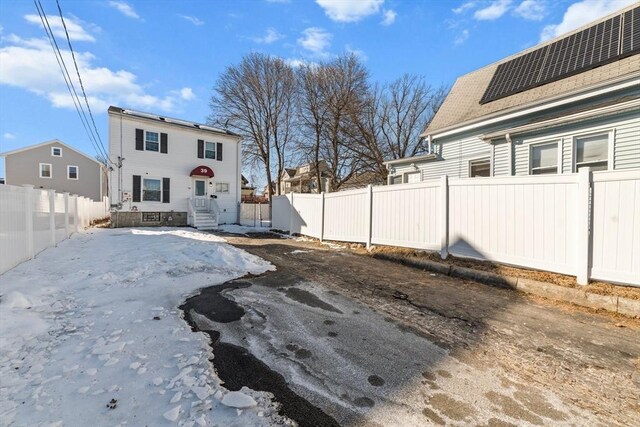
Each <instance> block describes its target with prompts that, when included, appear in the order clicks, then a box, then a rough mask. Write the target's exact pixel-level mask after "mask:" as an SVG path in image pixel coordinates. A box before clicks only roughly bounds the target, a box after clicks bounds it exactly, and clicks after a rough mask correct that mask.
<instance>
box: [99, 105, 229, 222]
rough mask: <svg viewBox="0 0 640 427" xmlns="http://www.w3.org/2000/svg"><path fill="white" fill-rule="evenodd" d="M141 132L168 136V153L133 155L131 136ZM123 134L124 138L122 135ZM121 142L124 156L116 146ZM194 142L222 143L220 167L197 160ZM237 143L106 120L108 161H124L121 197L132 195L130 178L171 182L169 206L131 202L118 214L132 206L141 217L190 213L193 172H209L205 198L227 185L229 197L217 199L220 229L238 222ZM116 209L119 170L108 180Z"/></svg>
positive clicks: (165, 126) (153, 124)
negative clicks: (202, 169)
mask: <svg viewBox="0 0 640 427" xmlns="http://www.w3.org/2000/svg"><path fill="white" fill-rule="evenodd" d="M136 129H143V130H145V131H147V130H148V131H152V132H158V133H166V134H167V135H168V153H167V154H163V153H160V152H153V151H138V150H136V149H135V130H136ZM121 130H122V133H121ZM121 138H122V151H121V149H120V148H121V145H120V141H121ZM198 139H203V140H205V141H209V142H221V143H222V147H223V153H222V161H218V160H212V159H199V158H198V153H197V142H198ZM238 151H239V150H238V138H236V137H232V136H228V135H222V134H214V133H211V132H205V131H201V130H197V129H188V128H185V127H182V126H177V125H171V124H169V123H161V122H157V121H153V120H145V119H141V118H138V117H131V116H124V117H123V118H122V121H121V120H120V116H119V115H113V114H109V156H110V157H111V161H113V162H114V163H117V158H118V156H121V157H123V158H124V159H125V160H124V162H123V166H122V169H121V170H120V173H121V174H122V188H121V190H122V191H126V192H131V191H132V190H133V176H134V175H140V176H141V177H142V178H155V179H162V178H170V179H171V197H170V203H162V202H143V201H141V202H135V203H134V202H132V201H128V202H125V203H124V204H123V208H122V210H124V211H128V210H131V208H132V207H133V206H136V207H137V209H138V211H142V212H145V211H146V212H166V211H177V212H187V211H188V200H189V198H190V197H192V196H193V179H192V178H191V177H190V176H189V174H190V172H191V171H192V170H193V169H194V168H196V167H197V166H200V165H204V166H208V167H210V168H211V169H212V170H213V172H214V174H215V176H214V177H213V178H211V179H209V180H208V183H207V184H208V185H207V188H208V189H210V190H209V191H208V194H213V189H215V184H216V183H218V182H221V183H229V193H228V194H217V196H218V197H217V199H216V201H217V203H218V206H219V207H220V223H222V224H224V223H235V222H237V221H238V214H239V212H238V207H239V203H240V192H241V189H240V187H241V180H240V167H239V154H238ZM110 194H112V199H113V201H114V203H117V201H118V200H119V193H118V170H117V169H116V170H115V171H114V172H113V173H112V174H111V193H110Z"/></svg>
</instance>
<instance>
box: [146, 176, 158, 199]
mask: <svg viewBox="0 0 640 427" xmlns="http://www.w3.org/2000/svg"><path fill="white" fill-rule="evenodd" d="M161 200H162V181H161V180H159V179H148V178H144V179H143V180H142V201H143V202H159V201H161Z"/></svg>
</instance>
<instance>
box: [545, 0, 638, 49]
mask: <svg viewBox="0 0 640 427" xmlns="http://www.w3.org/2000/svg"><path fill="white" fill-rule="evenodd" d="M636 2H637V0H582V1H578V2H576V3H573V4H572V5H571V6H569V7H568V8H567V10H566V12H565V13H564V16H563V17H562V21H561V22H560V23H559V24H551V25H547V26H546V27H544V29H543V30H542V34H540V41H545V40H548V39H551V38H554V37H558V36H560V35H562V34H565V33H567V32H569V31H571V30H575V29H576V28H578V27H581V26H583V25H585V24H588V23H589V22H592V21H595V20H596V19H599V18H602V17H603V16H606V15H609V14H610V13H613V12H615V11H617V10H620V9H622V8H623V7H625V6H628V5H630V4H633V3H636Z"/></svg>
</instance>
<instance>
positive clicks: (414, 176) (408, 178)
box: [404, 172, 420, 184]
mask: <svg viewBox="0 0 640 427" xmlns="http://www.w3.org/2000/svg"><path fill="white" fill-rule="evenodd" d="M404 182H406V183H408V184H413V183H414V182H420V172H411V173H407V174H405V179H404Z"/></svg>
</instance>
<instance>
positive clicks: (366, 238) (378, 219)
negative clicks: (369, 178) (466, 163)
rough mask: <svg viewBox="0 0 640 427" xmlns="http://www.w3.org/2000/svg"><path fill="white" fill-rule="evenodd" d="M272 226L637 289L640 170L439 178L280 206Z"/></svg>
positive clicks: (293, 197) (276, 203)
mask: <svg viewBox="0 0 640 427" xmlns="http://www.w3.org/2000/svg"><path fill="white" fill-rule="evenodd" d="M272 217H273V228H276V229H280V230H289V232H291V233H300V234H304V235H309V236H312V237H316V238H319V239H321V240H322V239H326V240H338V241H346V242H360V243H364V244H366V245H367V246H370V245H390V246H401V247H407V248H415V249H426V250H435V251H440V253H441V256H442V257H443V258H446V256H447V254H449V253H451V254H453V255H456V256H461V257H469V258H476V259H482V260H492V261H496V262H502V263H506V264H511V265H516V266H522V267H528V268H535V269H540V270H547V271H553V272H557V273H563V274H568V275H574V276H576V277H577V281H578V283H580V284H586V283H587V282H588V279H589V278H592V279H597V280H606V281H612V282H621V283H626V284H632V285H636V286H640V171H638V170H634V171H624V172H596V173H592V172H590V171H588V170H584V169H583V170H581V171H580V173H577V174H571V175H552V176H524V177H500V178H468V179H451V180H449V179H447V177H442V178H441V179H436V180H431V181H425V182H421V183H416V184H401V185H392V186H380V187H371V186H370V187H368V188H364V189H359V190H350V191H344V192H338V193H329V194H297V193H296V194H288V195H286V196H277V197H274V198H273V212H272Z"/></svg>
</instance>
